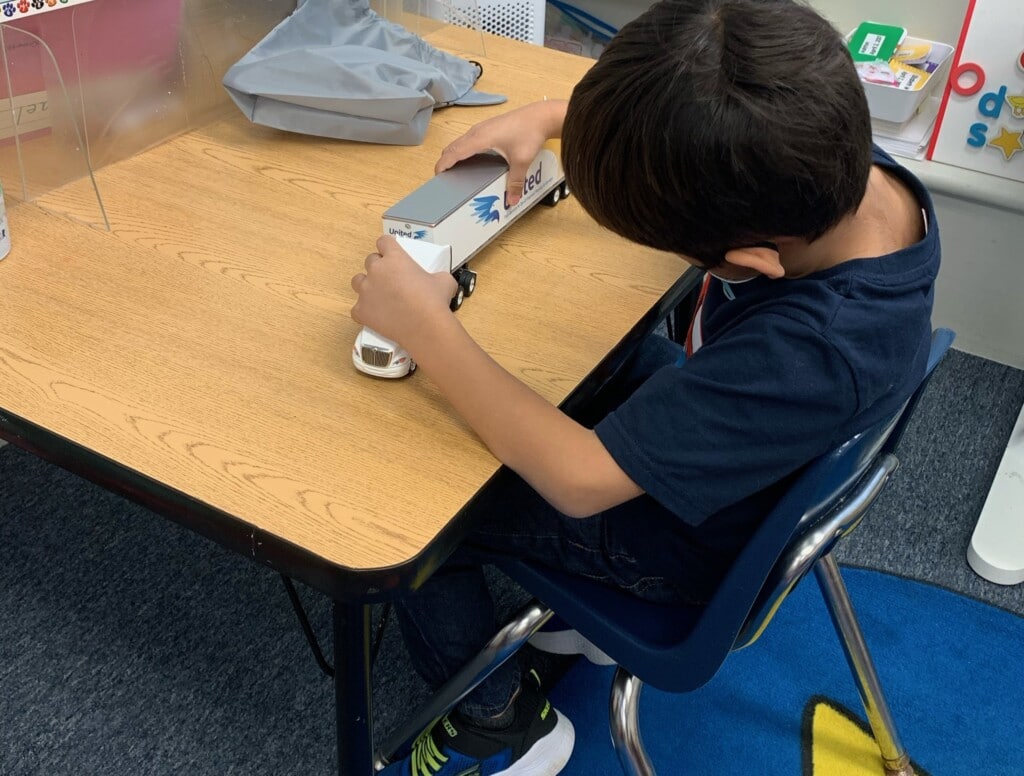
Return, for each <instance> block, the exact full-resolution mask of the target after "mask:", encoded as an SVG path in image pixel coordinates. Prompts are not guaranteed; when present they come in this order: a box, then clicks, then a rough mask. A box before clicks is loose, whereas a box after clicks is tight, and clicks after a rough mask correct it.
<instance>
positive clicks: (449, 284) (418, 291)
mask: <svg viewBox="0 0 1024 776" xmlns="http://www.w3.org/2000/svg"><path fill="white" fill-rule="evenodd" d="M377 248H378V251H380V253H376V254H370V256H368V257H367V262H366V272H365V273H361V274H359V275H356V276H355V277H354V278H353V279H352V287H353V289H354V290H355V291H356V292H357V293H358V294H359V300H358V301H357V302H356V305H355V307H353V308H352V316H353V317H354V318H355V319H356V321H358V322H360V323H363V324H365V325H367V326H370V327H371V328H373V329H374V330H376V331H378V332H380V333H381V334H382V335H384V336H386V337H388V338H391V339H395V340H397V341H398V342H401V343H402V345H403V346H404V347H405V349H406V350H408V351H409V353H410V355H411V356H412V357H413V359H414V360H415V361H416V364H417V366H418V367H419V369H420V370H421V371H422V372H423V373H425V374H426V375H427V376H428V377H429V378H430V379H431V380H433V381H434V383H436V385H437V386H438V388H439V389H440V390H441V392H442V393H443V394H444V396H445V397H446V398H447V399H448V401H449V402H451V404H452V406H453V407H454V408H455V410H456V411H457V412H458V413H459V414H460V415H461V416H462V417H463V418H464V419H465V420H466V422H467V423H468V424H469V425H470V426H471V427H472V428H473V430H474V431H475V432H476V433H477V434H478V435H479V436H480V438H481V439H482V440H483V442H484V444H486V445H487V447H488V448H489V449H490V450H491V452H492V453H494V455H495V457H497V458H498V460H500V461H501V462H502V463H504V464H505V465H506V466H508V467H509V468H510V469H512V470H513V471H515V472H516V473H517V474H519V475H520V476H521V477H522V478H523V479H524V480H526V481H527V482H528V483H529V484H530V485H531V486H532V487H533V488H534V489H535V490H536V491H537V492H538V493H540V495H541V496H543V497H544V498H545V500H547V501H548V502H549V503H550V504H551V505H552V506H553V507H555V508H556V509H557V510H559V511H560V512H563V513H564V514H567V515H570V516H573V517H586V516H589V515H592V514H595V513H596V512H600V511H601V510H604V509H608V508H610V507H613V506H615V505H617V504H621V503H622V502H624V501H627V500H629V499H631V498H634V497H636V496H639V495H641V493H642V492H643V491H641V489H640V488H639V487H638V486H637V485H636V484H635V483H634V482H633V481H632V480H631V479H630V478H629V477H628V476H627V475H626V473H625V472H624V471H623V470H622V469H621V468H620V467H619V465H618V464H617V463H616V462H615V460H614V459H613V458H612V457H611V455H610V454H609V453H608V451H607V450H606V449H605V447H604V445H603V444H602V443H601V441H600V440H599V439H598V438H597V435H596V434H595V433H594V432H593V431H591V430H590V429H587V428H585V427H584V426H581V425H580V424H578V423H576V422H575V421H574V420H572V419H571V418H569V417H568V416H567V415H565V414H564V413H563V412H561V410H559V409H558V408H557V407H555V406H553V405H551V404H550V403H549V402H547V401H546V400H544V399H543V398H542V397H541V396H539V395H538V394H536V393H535V392H533V391H532V390H530V389H529V388H528V387H527V386H526V385H524V384H523V383H521V382H520V381H519V380H517V379H516V378H515V377H513V376H512V375H511V374H509V373H508V372H507V371H505V369H503V368H502V367H501V366H500V365H499V364H498V363H497V362H495V361H494V360H493V359H492V358H491V357H490V356H488V355H487V353H485V352H484V350H483V349H482V348H481V347H480V346H479V345H477V343H476V342H475V341H474V340H473V339H472V337H470V336H469V334H468V333H467V332H466V330H465V329H464V328H463V327H462V325H461V324H460V323H459V321H458V319H457V318H456V317H455V316H454V315H453V314H452V313H451V311H450V310H449V309H448V301H449V300H450V299H451V297H452V293H453V291H454V283H455V281H454V279H453V278H452V277H451V275H449V274H448V273H439V274H434V275H431V274H428V273H426V272H424V271H423V270H422V269H421V268H420V267H419V266H418V265H416V264H415V263H414V262H413V261H412V259H410V258H409V257H408V256H407V255H406V254H405V252H404V251H402V249H401V248H399V247H398V244H397V242H396V241H395V240H394V238H391V237H382V238H381V239H380V240H379V241H378V243H377Z"/></svg>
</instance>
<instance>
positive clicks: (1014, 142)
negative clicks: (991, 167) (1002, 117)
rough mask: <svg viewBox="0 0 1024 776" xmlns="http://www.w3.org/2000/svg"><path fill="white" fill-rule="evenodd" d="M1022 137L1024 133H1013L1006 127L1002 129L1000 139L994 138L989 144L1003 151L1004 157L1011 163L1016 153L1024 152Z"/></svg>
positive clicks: (1000, 129)
mask: <svg viewBox="0 0 1024 776" xmlns="http://www.w3.org/2000/svg"><path fill="white" fill-rule="evenodd" d="M1021 135H1024V132H1011V131H1010V130H1008V129H1007V128H1006V127H1000V128H999V137H994V138H992V139H991V140H989V141H988V144H989V145H990V146H993V147H994V148H998V149H999V150H1000V151H1002V152H1003V156H1005V157H1006V160H1007V161H1009V160H1010V159H1012V158H1013V155H1014V154H1015V153H1017V152H1018V151H1024V144H1021V142H1020V136H1021Z"/></svg>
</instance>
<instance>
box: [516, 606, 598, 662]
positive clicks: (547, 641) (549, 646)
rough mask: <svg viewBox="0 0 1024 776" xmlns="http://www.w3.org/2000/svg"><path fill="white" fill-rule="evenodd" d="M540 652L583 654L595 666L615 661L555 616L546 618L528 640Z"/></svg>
mask: <svg viewBox="0 0 1024 776" xmlns="http://www.w3.org/2000/svg"><path fill="white" fill-rule="evenodd" d="M528 643H529V644H530V645H532V646H533V647H536V648H537V649H539V650H540V651H541V652H549V653H551V654H553V655H583V657H585V658H586V659H587V660H589V661H590V662H591V663H593V664H594V665H596V666H613V665H615V661H614V660H612V658H611V657H610V656H609V655H608V654H606V653H605V652H602V651H601V650H600V649H599V648H598V647H597V646H595V645H594V643H593V642H591V641H588V640H587V639H585V638H583V636H582V635H581V634H580V633H579V631H575V630H573V629H572V628H570V627H569V626H568V625H566V623H565V622H564V621H563V620H560V619H559V618H558V617H557V616H555V617H552V618H551V619H550V620H548V621H547V622H546V623H545V624H544V625H543V627H541V629H540V630H539V631H537V632H536V633H534V634H533V635H532V636H530V640H529V642H528Z"/></svg>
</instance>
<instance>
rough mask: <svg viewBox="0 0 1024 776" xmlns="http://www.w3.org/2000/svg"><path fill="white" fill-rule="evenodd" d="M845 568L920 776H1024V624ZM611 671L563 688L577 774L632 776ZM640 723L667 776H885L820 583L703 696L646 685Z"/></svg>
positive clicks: (585, 668)
mask: <svg viewBox="0 0 1024 776" xmlns="http://www.w3.org/2000/svg"><path fill="white" fill-rule="evenodd" d="M843 573H844V578H845V579H846V582H847V586H848V588H849V590H850V596H851V598H852V600H853V604H854V607H855V609H856V611H857V614H858V617H859V619H860V622H861V627H862V628H863V630H864V635H865V639H866V640H867V642H868V646H869V648H870V649H871V652H872V656H873V657H874V660H875V664H876V668H877V670H878V673H879V676H880V678H881V681H882V684H883V687H884V689H885V692H886V696H887V698H888V700H889V703H890V706H891V710H892V712H893V715H894V717H895V719H896V724H897V728H898V730H899V733H900V735H901V737H902V739H903V742H904V744H905V745H906V747H907V750H908V752H909V753H910V756H911V758H912V759H913V762H914V764H915V765H916V766H917V767H918V769H919V771H918V772H919V774H921V773H924V774H928V775H929V776H966V774H973V773H992V774H1000V775H1001V776H1010V775H1011V774H1014V775H1015V774H1024V680H1022V677H1024V669H1022V667H1021V663H1022V662H1024V619H1022V618H1020V617H1018V616H1016V615H1014V614H1011V613H1009V612H1006V611H1003V610H1001V609H998V608H995V607H992V606H989V605H987V604H982V603H980V602H978V601H975V600H972V599H969V598H964V597H962V596H959V595H956V594H954V593H950V592H949V591H946V590H944V589H941V588H938V587H933V586H930V585H927V584H922V583H919V582H913V581H909V580H906V579H901V578H898V577H894V576H890V575H887V574H882V573H879V572H875V571H868V570H862V569H848V568H847V569H844V572H843ZM611 671H612V669H601V668H596V667H594V666H591V665H589V664H583V663H581V664H578V665H577V666H576V667H574V668H573V669H572V670H571V671H570V672H569V673H568V674H567V675H566V677H565V678H564V679H563V680H562V682H561V683H560V684H559V685H558V687H557V688H556V689H555V691H554V692H553V694H552V701H553V702H554V704H555V706H556V708H558V709H560V710H562V711H564V712H565V713H566V715H567V716H568V717H569V718H570V719H571V720H572V721H573V723H574V724H575V726H576V735H577V739H576V740H577V743H576V751H575V753H574V754H573V757H572V760H571V761H570V763H569V767H568V768H567V769H566V771H565V774H566V776H572V775H573V774H586V775H587V776H603V775H604V774H608V776H618V774H620V773H621V771H620V770H619V768H618V764H617V761H616V759H615V754H614V751H613V750H612V747H611V743H610V740H609V738H608V733H607V711H606V707H605V706H604V705H603V704H601V703H595V702H594V698H595V692H596V691H597V690H596V688H598V687H608V686H609V685H610V682H611V676H612V673H611ZM640 719H641V732H642V734H643V740H644V743H645V745H646V747H647V750H648V752H649V754H650V756H651V760H652V763H653V765H654V767H655V768H656V769H657V770H658V772H659V773H664V774H686V773H693V774H708V775H709V776H710V774H714V776H751V775H752V774H757V775H758V776H861V774H864V776H868V774H873V775H875V776H882V773H883V770H882V766H881V761H880V759H879V757H878V753H877V751H878V750H877V749H874V750H872V748H871V747H872V746H873V744H871V742H870V740H869V739H867V736H866V734H865V733H864V732H863V730H862V728H864V727H865V723H864V722H863V721H861V720H864V712H863V709H862V707H861V704H860V700H859V698H858V696H857V692H856V689H855V687H854V685H853V681H852V679H851V676H850V673H849V670H848V669H847V666H846V661H845V659H844V657H843V654H842V651H841V649H840V647H839V642H838V639H837V637H836V635H835V633H834V631H833V629H832V624H831V622H830V620H829V618H828V614H827V612H826V610H825V606H824V603H823V602H822V599H821V595H820V593H819V592H818V589H817V586H816V585H815V583H814V580H813V579H808V580H806V581H805V582H804V583H803V584H802V585H801V586H800V587H799V588H798V589H797V590H796V591H795V592H794V593H793V594H792V595H791V596H790V598H789V599H788V600H787V601H786V602H785V604H784V605H783V607H782V609H781V610H780V611H779V613H778V614H777V615H776V618H775V620H774V622H773V623H772V624H771V625H770V626H769V628H768V630H767V631H766V632H765V634H764V635H763V636H762V637H761V639H760V641H758V642H756V643H755V644H754V645H752V646H751V647H749V648H748V649H745V650H742V651H740V652H737V653H734V654H733V655H731V656H730V658H729V659H728V660H727V661H726V663H725V665H724V666H723V668H722V670H721V671H720V672H719V674H718V675H717V676H716V677H715V678H714V679H713V680H712V681H711V682H710V683H709V684H707V685H706V686H705V687H703V688H701V689H700V690H699V691H697V692H694V693H690V694H688V695H671V694H667V693H662V692H659V691H657V690H655V689H653V688H650V687H647V688H645V689H644V691H643V694H642V696H641V706H640ZM858 721H860V722H858ZM814 722H816V723H817V724H813V723H814ZM812 750H813V751H814V754H813V756H812Z"/></svg>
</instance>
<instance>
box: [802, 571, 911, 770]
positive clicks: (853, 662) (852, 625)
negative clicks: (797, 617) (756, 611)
mask: <svg viewBox="0 0 1024 776" xmlns="http://www.w3.org/2000/svg"><path fill="white" fill-rule="evenodd" d="M814 575H815V577H816V578H817V580H818V586H819V587H820V588H821V594H822V596H823V597H824V599H825V605H826V606H827V607H828V612H829V615H831V617H832V623H833V625H835V628H836V633H837V634H838V635H839V641H840V642H841V643H842V646H843V652H844V653H845V654H846V661H847V663H849V665H850V671H851V672H852V673H853V678H854V681H855V682H856V684H857V690H858V692H860V699H861V702H862V703H863V704H864V711H865V712H866V713H867V715H868V723H869V724H870V725H871V731H872V732H873V733H874V736H875V742H876V743H877V744H878V748H879V750H880V751H881V754H882V762H883V764H884V766H885V772H886V774H887V776H914V769H913V766H911V764H910V757H909V755H908V754H907V752H906V750H905V749H904V748H903V744H902V743H901V742H900V739H899V735H898V734H897V732H896V725H895V723H894V722H893V719H892V714H891V713H890V711H889V706H888V704H887V703H886V702H885V695H884V694H883V693H882V685H881V682H879V679H878V674H877V673H876V671H875V666H874V663H873V662H872V660H871V654H870V653H869V652H868V647H867V643H866V642H865V641H864V634H863V633H862V632H861V629H860V625H859V624H858V622H857V616H856V615H855V614H854V611H853V604H852V603H851V602H850V595H849V593H848V592H847V590H846V585H845V583H844V582H843V577H842V575H841V574H840V572H839V564H838V563H836V560H835V558H834V557H832V554H831V553H828V554H826V555H823V556H822V557H821V558H820V559H819V560H818V562H817V563H816V564H815V565H814Z"/></svg>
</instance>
